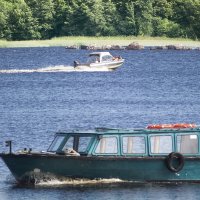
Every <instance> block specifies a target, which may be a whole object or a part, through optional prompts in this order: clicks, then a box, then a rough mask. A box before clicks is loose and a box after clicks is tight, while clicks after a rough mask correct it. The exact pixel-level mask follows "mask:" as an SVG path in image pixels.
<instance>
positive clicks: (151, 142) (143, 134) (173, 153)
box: [0, 124, 200, 182]
mask: <svg viewBox="0 0 200 200" xmlns="http://www.w3.org/2000/svg"><path fill="white" fill-rule="evenodd" d="M7 144H8V145H9V146H10V152H8V153H1V154H0V157H1V158H2V159H3V161H4V162H5V164H6V165H7V166H8V168H9V169H10V171H11V173H12V174H13V176H14V177H15V178H16V180H17V181H18V182H24V181H25V182H26V181H27V176H29V175H32V174H34V173H35V174H37V173H46V174H54V175H56V176H58V177H67V178H68V177H69V178H86V179H110V178H118V179H121V180H128V181H136V182H161V181H164V182H171V181H175V182H178V181H181V182H182V181H192V182H198V181H200V148H199V147H200V128H199V127H196V126H195V125H193V124H173V125H152V126H149V127H148V128H145V129H127V130H125V129H107V128H97V129H95V130H93V131H66V132H58V133H56V134H55V138H54V140H53V142H52V144H51V145H50V147H49V148H48V150H47V151H41V152H34V151H32V150H31V149H29V150H26V149H24V150H22V151H18V152H15V153H13V152H12V151H11V142H10V141H7Z"/></svg>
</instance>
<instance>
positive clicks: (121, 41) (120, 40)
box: [0, 36, 200, 48]
mask: <svg viewBox="0 0 200 200" xmlns="http://www.w3.org/2000/svg"><path fill="white" fill-rule="evenodd" d="M132 42H138V43H139V44H140V45H143V46H166V45H183V46H188V47H200V41H194V40H190V39H183V38H165V37H133V36H128V37H123V36H116V37H114V36H113V37H84V36H71V37H58V38H52V39H50V40H27V41H6V40H0V48H10V47H50V46H72V45H77V46H79V45H95V46H98V47H101V46H105V45H120V46H127V45H129V44H130V43H132Z"/></svg>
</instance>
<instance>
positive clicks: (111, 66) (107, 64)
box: [75, 59, 124, 70]
mask: <svg viewBox="0 0 200 200" xmlns="http://www.w3.org/2000/svg"><path fill="white" fill-rule="evenodd" d="M123 63H124V60H123V59H122V60H120V61H113V62H102V63H91V64H79V65H77V66H76V67H75V69H78V70H83V69H88V68H89V69H108V70H115V69H117V68H118V67H120V66H121V65H122V64H123Z"/></svg>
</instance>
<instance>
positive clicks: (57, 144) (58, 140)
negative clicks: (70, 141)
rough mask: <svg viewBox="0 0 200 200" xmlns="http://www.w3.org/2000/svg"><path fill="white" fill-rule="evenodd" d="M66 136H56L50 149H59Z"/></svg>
mask: <svg viewBox="0 0 200 200" xmlns="http://www.w3.org/2000/svg"><path fill="white" fill-rule="evenodd" d="M64 138H65V137H64V136H56V138H55V139H54V141H53V142H52V144H51V145H50V147H49V149H48V151H57V149H58V148H59V147H60V145H61V143H62V142H63V139H64Z"/></svg>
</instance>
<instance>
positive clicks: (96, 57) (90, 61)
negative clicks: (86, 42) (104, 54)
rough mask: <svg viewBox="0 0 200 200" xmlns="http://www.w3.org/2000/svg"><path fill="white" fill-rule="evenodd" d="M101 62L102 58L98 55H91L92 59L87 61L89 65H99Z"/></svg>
mask: <svg viewBox="0 0 200 200" xmlns="http://www.w3.org/2000/svg"><path fill="white" fill-rule="evenodd" d="M98 62H100V58H99V56H98V55H90V57H89V58H88V60H87V63H98Z"/></svg>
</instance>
